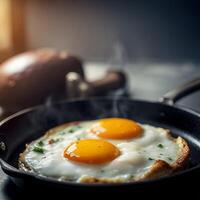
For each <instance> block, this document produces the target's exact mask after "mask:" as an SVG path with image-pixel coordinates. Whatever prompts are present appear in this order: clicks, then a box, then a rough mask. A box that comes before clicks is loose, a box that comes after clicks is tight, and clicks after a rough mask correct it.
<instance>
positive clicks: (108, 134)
mask: <svg viewBox="0 0 200 200" xmlns="http://www.w3.org/2000/svg"><path fill="white" fill-rule="evenodd" d="M89 132H91V133H94V134H96V135H97V136H98V137H101V138H106V139H131V138H134V137H138V136H140V135H141V133H142V127H141V126H140V125H139V124H137V123H136V122H134V121H133V120H129V119H123V118H107V119H102V120H99V121H97V122H96V123H95V124H94V125H93V126H92V127H91V128H90V129H89Z"/></svg>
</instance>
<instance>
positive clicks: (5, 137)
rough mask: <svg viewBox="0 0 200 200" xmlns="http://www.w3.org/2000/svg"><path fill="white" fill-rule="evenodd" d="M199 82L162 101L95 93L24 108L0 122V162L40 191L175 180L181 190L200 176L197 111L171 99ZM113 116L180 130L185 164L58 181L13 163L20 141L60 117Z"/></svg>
mask: <svg viewBox="0 0 200 200" xmlns="http://www.w3.org/2000/svg"><path fill="white" fill-rule="evenodd" d="M199 88H200V79H196V80H194V81H192V82H190V83H188V84H186V85H184V86H182V87H178V88H177V89H175V90H173V91H171V92H169V93H167V94H166V95H165V96H164V97H163V98H162V100H161V102H149V101H142V100H131V99H126V98H122V99H113V98H97V99H88V100H76V101H71V102H69V101H63V102H59V103H55V104H53V105H49V104H48V105H42V106H37V107H34V108H30V109H26V110H23V111H21V112H18V113H16V114H14V115H12V116H10V117H8V118H7V119H5V120H3V121H2V122H1V123H0V149H1V150H0V157H1V159H0V163H1V167H2V169H3V171H4V172H5V173H6V174H7V175H8V176H9V177H10V178H11V179H12V181H13V182H14V183H15V184H16V185H18V186H20V187H22V188H25V189H32V190H33V189H34V191H37V190H43V191H45V190H46V189H49V188H50V189H52V190H53V191H62V192H63V191H64V192H76V193H77V191H79V192H81V191H83V192H85V191H89V192H94V191H95V192H100V193H102V192H105V191H106V192H110V193H112V192H114V193H118V192H132V193H137V192H141V193H144V192H147V191H152V190H154V191H155V190H156V191H163V190H166V189H167V191H168V192H169V191H172V190H173V189H175V188H176V187H177V186H181V188H182V192H183V191H184V188H185V190H187V191H188V188H189V185H190V186H191V185H192V183H193V180H194V179H198V178H200V114H198V113H196V112H194V111H192V110H189V109H186V108H180V107H178V106H175V105H174V103H175V102H176V101H177V100H178V99H180V98H182V97H183V96H185V95H187V94H189V93H191V92H194V91H196V90H197V89H199ZM113 116H119V117H127V118H131V119H134V120H136V121H138V122H141V123H147V124H151V125H154V126H160V127H164V128H168V129H170V130H171V131H172V133H173V134H174V135H175V136H177V135H180V136H182V137H183V138H185V139H186V140H187V141H188V143H189V145H190V149H191V155H190V164H189V167H188V169H186V170H184V171H182V172H179V173H177V174H175V175H173V176H170V177H163V178H159V179H155V180H150V181H144V182H139V183H121V184H79V183H70V182H59V181H57V180H55V179H52V178H46V177H41V176H38V175H36V174H31V173H28V172H23V171H20V170H18V169H17V160H18V155H19V153H20V152H22V151H23V150H24V148H25V144H26V143H29V142H30V141H32V140H34V139H36V138H38V137H40V136H41V135H42V134H43V133H44V132H45V131H46V130H48V129H50V128H52V127H54V126H56V125H58V124H61V123H65V122H70V121H77V120H91V119H97V118H103V117H113ZM195 185H198V184H193V185H192V186H193V189H195ZM190 188H191V187H190ZM36 189H37V190H36ZM48 191H51V190H48ZM182 192H181V193H182Z"/></svg>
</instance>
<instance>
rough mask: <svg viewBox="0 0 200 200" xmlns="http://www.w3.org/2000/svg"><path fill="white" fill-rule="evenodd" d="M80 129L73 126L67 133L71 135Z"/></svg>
mask: <svg viewBox="0 0 200 200" xmlns="http://www.w3.org/2000/svg"><path fill="white" fill-rule="evenodd" d="M80 128H81V126H73V127H71V128H70V129H69V130H68V133H73V132H75V131H77V130H78V129H80Z"/></svg>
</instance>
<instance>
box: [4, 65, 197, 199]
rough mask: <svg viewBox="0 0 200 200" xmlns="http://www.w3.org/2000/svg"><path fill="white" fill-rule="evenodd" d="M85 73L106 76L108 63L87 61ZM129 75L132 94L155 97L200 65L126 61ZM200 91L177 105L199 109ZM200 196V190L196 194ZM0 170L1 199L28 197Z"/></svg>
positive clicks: (184, 79) (188, 77) (189, 76)
mask: <svg viewBox="0 0 200 200" xmlns="http://www.w3.org/2000/svg"><path fill="white" fill-rule="evenodd" d="M85 67H86V75H87V77H88V79H89V80H94V79H96V78H99V77H101V76H103V74H104V73H105V71H106V69H108V68H109V65H108V64H106V63H92V62H90V63H87V64H86V66H85ZM123 69H124V70H125V71H126V72H127V75H128V79H129V91H130V96H131V98H137V99H145V100H151V101H156V100H157V99H159V97H161V96H162V95H163V94H165V93H166V92H167V91H169V90H170V89H173V88H175V86H178V85H181V84H183V83H185V82H187V81H189V80H191V79H193V78H196V77H198V76H200V66H198V65H193V64H191V63H185V64H145V63H135V64H127V65H126V66H124V67H123ZM199 99H200V92H196V93H194V94H192V95H190V96H189V97H186V98H184V99H182V100H180V102H179V103H178V106H186V107H189V108H192V109H194V110H196V111H199V112H200V101H199ZM197 195H199V196H200V194H197ZM23 196H25V195H24V192H23V191H21V190H20V189H19V188H17V187H16V186H15V185H14V184H13V183H12V182H11V181H10V180H9V179H8V177H7V176H6V175H5V174H4V173H3V172H2V171H1V170H0V200H11V199H20V200H23V199H27V197H25V198H23Z"/></svg>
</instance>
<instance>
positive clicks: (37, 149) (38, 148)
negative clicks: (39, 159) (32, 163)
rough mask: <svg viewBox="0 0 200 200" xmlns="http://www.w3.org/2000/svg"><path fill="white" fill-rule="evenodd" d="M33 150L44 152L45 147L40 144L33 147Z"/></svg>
mask: <svg viewBox="0 0 200 200" xmlns="http://www.w3.org/2000/svg"><path fill="white" fill-rule="evenodd" d="M33 151H35V152H37V153H44V149H43V148H42V147H39V146H35V147H34V148H33Z"/></svg>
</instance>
